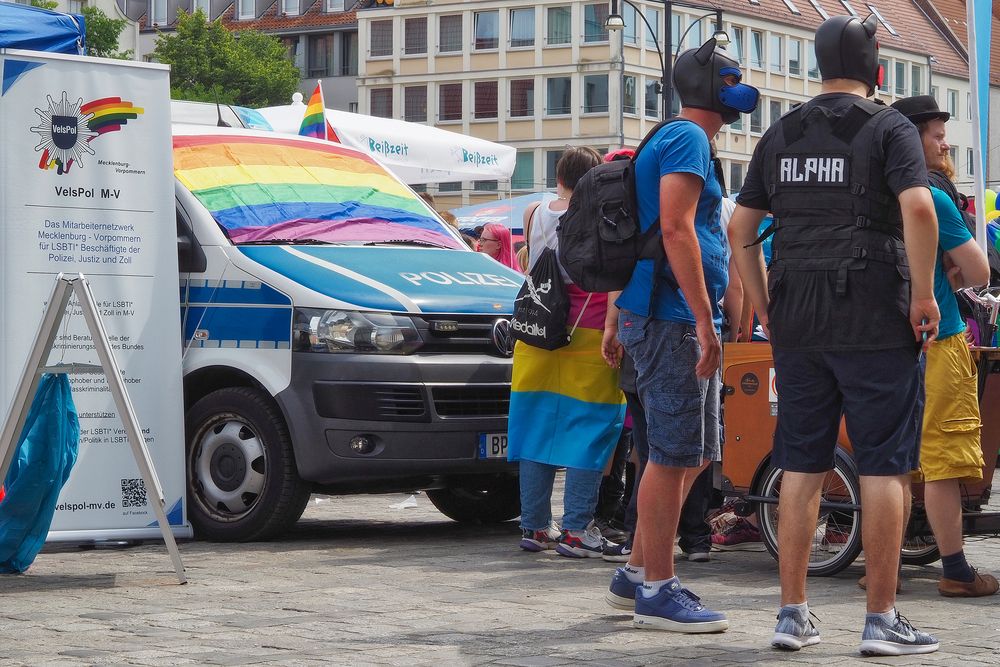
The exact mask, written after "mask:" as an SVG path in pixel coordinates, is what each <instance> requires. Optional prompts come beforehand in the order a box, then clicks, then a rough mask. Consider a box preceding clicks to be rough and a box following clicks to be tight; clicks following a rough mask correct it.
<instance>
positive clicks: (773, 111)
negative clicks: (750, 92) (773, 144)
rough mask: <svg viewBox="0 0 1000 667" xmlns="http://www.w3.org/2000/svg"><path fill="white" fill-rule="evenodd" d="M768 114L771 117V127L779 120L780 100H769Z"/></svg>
mask: <svg viewBox="0 0 1000 667" xmlns="http://www.w3.org/2000/svg"><path fill="white" fill-rule="evenodd" d="M768 113H769V115H770V116H771V123H770V124H771V125H774V124H775V123H777V122H778V119H779V118H781V100H771V101H770V102H769V103H768Z"/></svg>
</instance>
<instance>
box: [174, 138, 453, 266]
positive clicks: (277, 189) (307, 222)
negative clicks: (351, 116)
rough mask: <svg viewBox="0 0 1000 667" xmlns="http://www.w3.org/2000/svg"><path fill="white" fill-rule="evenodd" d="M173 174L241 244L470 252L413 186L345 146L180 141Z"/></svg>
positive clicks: (286, 140) (246, 140)
mask: <svg viewBox="0 0 1000 667" xmlns="http://www.w3.org/2000/svg"><path fill="white" fill-rule="evenodd" d="M174 175H175V176H176V177H177V180H178V181H180V182H181V184H182V185H184V186H185V187H186V188H187V189H188V190H190V191H191V192H192V193H193V194H194V196H195V197H196V198H197V199H198V200H199V201H200V202H201V203H202V205H204V206H205V208H206V209H208V210H209V211H210V212H211V214H212V217H213V218H214V219H215V221H216V222H218V223H219V225H220V226H221V227H222V229H223V230H225V232H226V234H228V235H229V238H230V239H231V240H232V241H233V242H234V243H240V242H246V241H266V240H272V239H297V238H309V239H318V240H323V241H331V242H366V241H390V240H396V239H399V240H415V241H426V242H428V243H433V244H436V245H441V246H444V247H448V248H463V247H464V246H463V245H462V243H461V242H460V241H457V240H455V238H454V237H453V236H452V235H451V234H449V233H448V232H447V231H446V230H445V229H444V226H443V225H444V223H442V222H441V221H440V220H437V219H436V218H433V217H431V216H430V215H429V211H428V210H427V206H426V205H425V204H424V203H423V202H422V201H421V200H420V199H419V198H418V197H417V196H416V195H415V194H414V193H413V191H412V190H410V189H409V188H408V187H406V185H404V184H403V183H402V182H400V181H399V180H398V179H396V178H395V177H394V176H391V175H389V174H388V173H387V172H386V171H385V170H384V169H383V168H382V166H381V165H379V164H378V163H377V162H375V160H374V159H372V158H371V157H370V156H368V155H365V154H364V153H361V152H360V151H356V150H354V149H350V148H346V147H344V146H340V145H339V144H332V143H331V144H326V143H323V144H321V143H316V142H306V141H300V140H296V139H293V138H281V137H280V135H275V136H273V137H272V136H256V135H250V134H225V135H213V134H194V135H186V136H175V137H174Z"/></svg>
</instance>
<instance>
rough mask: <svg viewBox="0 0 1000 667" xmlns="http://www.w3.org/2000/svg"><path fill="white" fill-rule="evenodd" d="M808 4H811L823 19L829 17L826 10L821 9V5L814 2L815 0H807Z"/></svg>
mask: <svg viewBox="0 0 1000 667" xmlns="http://www.w3.org/2000/svg"><path fill="white" fill-rule="evenodd" d="M809 4H810V5H812V6H813V9H815V10H816V13H817V14H819V15H820V17H822V19H823V20H824V21H825V20H827V19H828V18H830V15H829V14H827V13H826V10H825V9H823V7H821V6H820V4H819V3H818V2H816V0H809Z"/></svg>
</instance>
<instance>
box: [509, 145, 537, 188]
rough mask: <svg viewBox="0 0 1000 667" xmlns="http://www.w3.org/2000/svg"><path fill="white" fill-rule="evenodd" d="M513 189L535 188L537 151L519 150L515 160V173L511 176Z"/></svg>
mask: <svg viewBox="0 0 1000 667" xmlns="http://www.w3.org/2000/svg"><path fill="white" fill-rule="evenodd" d="M510 187H511V189H512V190H534V189H535V152H534V151H518V152H517V158H516V159H515V161H514V173H513V174H511V177H510Z"/></svg>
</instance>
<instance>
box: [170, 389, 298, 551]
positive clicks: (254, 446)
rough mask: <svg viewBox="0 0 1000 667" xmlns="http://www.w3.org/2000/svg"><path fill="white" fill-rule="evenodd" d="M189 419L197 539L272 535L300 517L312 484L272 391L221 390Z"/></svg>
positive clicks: (191, 512)
mask: <svg viewBox="0 0 1000 667" xmlns="http://www.w3.org/2000/svg"><path fill="white" fill-rule="evenodd" d="M185 421H186V424H187V451H186V466H185V467H186V476H187V485H188V499H189V503H188V518H189V519H190V520H191V524H192V525H193V526H194V529H195V534H196V535H197V536H198V537H200V538H203V539H208V540H213V541H218V542H243V541H254V540H266V539H269V538H272V537H275V536H276V535H278V534H279V533H281V532H282V531H284V530H285V529H287V528H289V527H290V526H291V525H292V524H294V523H295V522H296V521H297V520H298V518H299V517H300V516H301V515H302V511H303V510H304V509H305V507H306V503H307V502H308V501H309V494H310V489H309V486H308V485H307V484H305V483H304V482H303V481H302V480H301V479H300V478H299V475H298V472H297V470H296V468H295V456H294V454H293V452H292V441H291V438H290V437H289V435H288V428H287V427H286V426H285V421H284V418H283V417H282V415H281V413H280V411H279V410H278V408H277V406H276V405H275V404H274V402H273V401H272V400H271V398H270V396H267V395H266V394H264V393H263V392H261V391H259V390H257V389H252V388H249V387H228V388H225V389H219V390H217V391H213V392H212V393H210V394H208V395H207V396H205V397H204V398H202V399H201V400H199V401H198V402H197V403H195V404H194V405H193V406H192V407H191V409H190V410H189V411H188V413H187V418H186V420H185Z"/></svg>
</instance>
